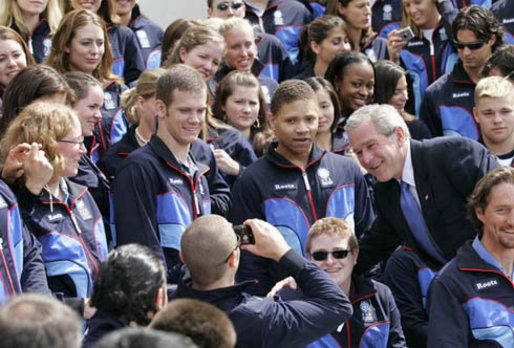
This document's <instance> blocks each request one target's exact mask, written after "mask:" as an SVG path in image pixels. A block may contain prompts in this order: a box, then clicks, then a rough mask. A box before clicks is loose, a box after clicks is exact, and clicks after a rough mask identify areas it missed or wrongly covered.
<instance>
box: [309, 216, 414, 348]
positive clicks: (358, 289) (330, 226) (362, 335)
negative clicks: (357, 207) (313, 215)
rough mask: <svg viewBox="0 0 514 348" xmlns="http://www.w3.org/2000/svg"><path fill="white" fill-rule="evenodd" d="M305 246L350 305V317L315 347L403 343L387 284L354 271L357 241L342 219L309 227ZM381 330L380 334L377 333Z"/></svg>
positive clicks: (373, 345) (390, 345)
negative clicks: (348, 300) (351, 313)
mask: <svg viewBox="0 0 514 348" xmlns="http://www.w3.org/2000/svg"><path fill="white" fill-rule="evenodd" d="M305 250H306V252H307V254H308V255H309V260H311V261H312V262H314V263H315V264H316V265H318V266H319V267H320V268H321V269H322V270H323V271H325V272H326V273H327V274H328V275H329V276H330V278H332V280H333V281H334V282H335V283H336V284H337V285H338V286H339V287H340V288H341V290H342V291H343V292H344V294H345V295H346V296H348V298H349V299H350V301H351V302H352V305H353V315H352V317H351V318H350V319H349V320H348V321H347V322H345V323H344V326H343V325H341V326H339V327H338V329H337V330H335V331H332V332H331V333H330V334H329V335H327V336H325V337H323V338H322V339H321V340H319V341H318V342H315V343H314V344H313V345H312V346H308V347H309V348H311V347H312V348H315V347H334V348H336V347H341V346H346V345H348V346H351V347H358V346H360V347H366V346H368V347H395V348H399V347H406V345H405V337H404V335H403V331H402V325H401V323H400V312H399V311H398V308H397V307H396V303H395V300H394V298H393V295H392V294H391V290H389V288H388V287H387V286H386V285H384V284H382V283H380V282H377V281H375V280H372V279H369V278H365V277H363V276H360V275H357V274H353V273H352V272H353V267H354V266H355V264H356V263H357V259H358V256H359V243H358V242H357V237H356V236H355V233H354V232H353V230H352V228H351V227H350V226H349V225H348V223H347V222H346V221H344V220H343V219H338V218H334V217H326V218H323V219H320V220H318V221H316V223H315V224H314V225H312V227H311V229H310V230H309V235H308V236H307V243H306V247H305ZM378 332H380V335H377V333H378Z"/></svg>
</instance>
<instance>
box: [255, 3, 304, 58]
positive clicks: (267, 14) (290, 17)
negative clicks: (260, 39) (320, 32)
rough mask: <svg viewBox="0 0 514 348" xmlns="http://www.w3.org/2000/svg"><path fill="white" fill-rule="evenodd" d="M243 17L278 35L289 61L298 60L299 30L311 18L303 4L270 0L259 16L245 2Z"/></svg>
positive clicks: (269, 32)
mask: <svg viewBox="0 0 514 348" xmlns="http://www.w3.org/2000/svg"><path fill="white" fill-rule="evenodd" d="M245 19H247V20H249V21H250V23H252V24H256V25H258V26H259V27H260V28H261V30H262V31H263V32H266V33H268V34H271V35H275V36H276V37H278V38H279V39H280V41H282V43H283V44H284V47H285V49H286V50H287V52H288V53H289V58H290V59H291V62H292V63H293V64H296V63H297V62H298V58H299V57H298V53H299V52H300V48H299V44H298V40H299V38H300V30H301V29H302V26H303V25H305V24H308V23H310V22H311V21H312V19H313V18H312V13H311V12H310V11H309V10H308V9H307V7H305V5H304V4H302V3H301V2H299V1H291V0H270V1H269V2H268V6H267V8H266V9H265V10H264V13H262V16H259V14H258V13H257V11H256V10H255V9H254V8H253V7H252V6H251V5H249V4H248V3H247V4H246V14H245Z"/></svg>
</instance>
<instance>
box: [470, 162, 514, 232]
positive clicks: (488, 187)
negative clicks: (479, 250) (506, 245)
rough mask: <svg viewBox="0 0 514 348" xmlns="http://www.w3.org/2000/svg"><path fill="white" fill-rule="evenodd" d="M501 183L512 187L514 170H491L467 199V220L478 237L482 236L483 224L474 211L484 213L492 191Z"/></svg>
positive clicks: (501, 168)
mask: <svg viewBox="0 0 514 348" xmlns="http://www.w3.org/2000/svg"><path fill="white" fill-rule="evenodd" d="M503 183H506V184H513V185H514V168H512V167H507V168H505V167H499V168H496V169H493V170H492V171H490V172H489V173H487V174H486V175H485V176H484V177H482V179H480V180H479V181H478V182H477V183H476V185H475V188H474V190H473V192H472V193H471V195H470V196H469V198H468V205H467V208H468V219H469V220H470V221H471V224H472V225H473V227H474V228H475V230H476V231H477V232H478V235H479V236H482V233H483V232H484V224H483V223H482V221H480V220H479V219H478V217H477V215H476V213H475V209H476V208H479V209H480V210H482V212H483V213H484V212H485V209H486V208H487V204H488V203H489V197H490V195H491V191H492V189H493V188H494V187H495V186H498V185H501V184H503Z"/></svg>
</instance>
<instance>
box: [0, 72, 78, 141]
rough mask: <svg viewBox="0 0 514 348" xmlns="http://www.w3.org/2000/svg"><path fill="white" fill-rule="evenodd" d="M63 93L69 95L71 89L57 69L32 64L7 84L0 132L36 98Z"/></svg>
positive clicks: (0, 120)
mask: <svg viewBox="0 0 514 348" xmlns="http://www.w3.org/2000/svg"><path fill="white" fill-rule="evenodd" d="M57 93H63V94H65V95H66V97H67V99H68V96H69V95H70V94H71V89H70V87H69V86H68V83H67V82H66V80H65V79H64V76H62V75H61V74H60V73H59V72H57V70H55V69H54V68H52V67H49V66H45V65H32V66H28V67H26V68H24V69H23V70H21V71H20V72H19V73H18V74H17V75H16V76H15V77H14V78H13V79H12V80H11V82H9V84H8V85H7V88H6V89H5V93H4V96H3V103H2V118H1V119H0V134H3V133H4V132H5V130H6V129H7V127H8V126H9V123H11V121H12V120H13V119H14V118H15V117H16V116H17V115H18V114H19V113H20V112H21V111H22V110H23V108H24V107H25V106H27V105H29V104H30V103H32V102H33V101H34V100H36V99H39V98H42V97H47V96H51V95H54V94H57Z"/></svg>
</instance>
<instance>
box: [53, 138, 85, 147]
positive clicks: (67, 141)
mask: <svg viewBox="0 0 514 348" xmlns="http://www.w3.org/2000/svg"><path fill="white" fill-rule="evenodd" d="M57 142H59V143H67V144H74V145H83V144H84V138H82V139H81V140H66V139H61V140H57Z"/></svg>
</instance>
